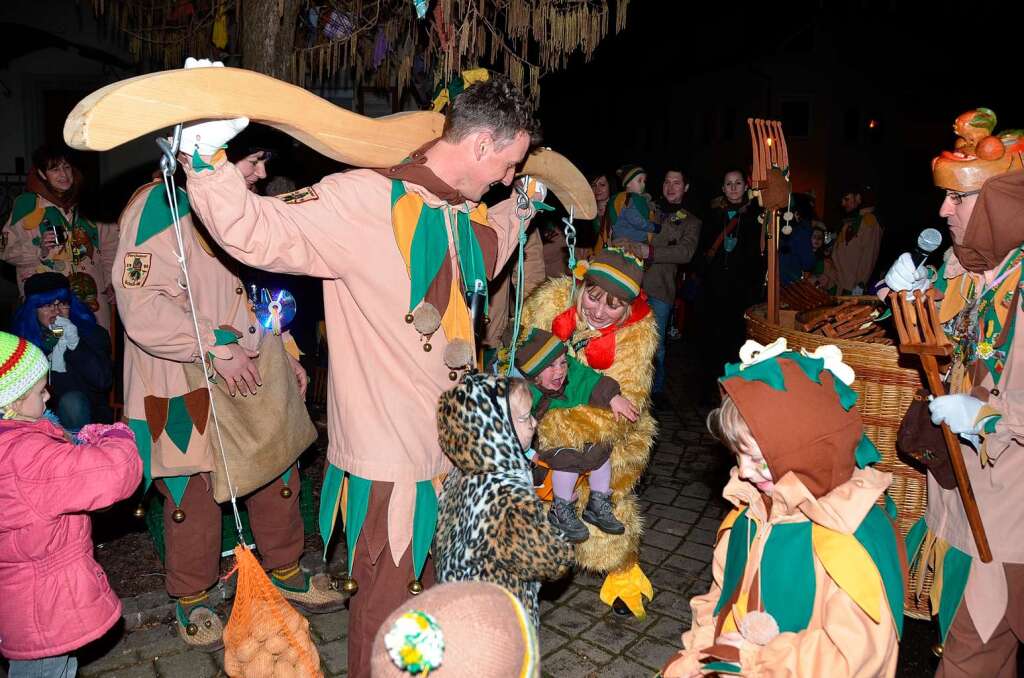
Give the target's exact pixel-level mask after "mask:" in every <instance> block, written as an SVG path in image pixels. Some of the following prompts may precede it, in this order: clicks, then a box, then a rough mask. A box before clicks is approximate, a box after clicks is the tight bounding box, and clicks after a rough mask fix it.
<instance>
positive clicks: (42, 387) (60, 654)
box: [0, 332, 142, 678]
mask: <svg viewBox="0 0 1024 678" xmlns="http://www.w3.org/2000/svg"><path fill="white" fill-rule="evenodd" d="M48 369H49V364H48V362H47V360H46V356H44V355H43V353H42V351H40V350H39V349H38V348H37V347H36V346H35V345H34V344H31V343H29V342H27V341H25V340H24V339H21V338H19V337H16V336H14V335H12V334H7V333H6V332H0V410H2V412H3V420H2V421H0V601H3V602H2V604H0V653H3V655H4V656H5V657H6V658H7V659H8V660H9V661H10V670H9V673H8V675H9V676H10V678H19V677H26V676H32V677H33V678H37V677H40V678H50V677H60V678H71V677H73V676H74V675H75V674H76V672H77V666H78V662H77V660H76V659H75V657H73V656H71V654H70V653H71V652H73V651H74V650H77V649H78V648H80V647H82V646H83V645H85V644H86V643H89V642H90V641H93V640H95V639H97V638H99V637H100V636H102V635H103V634H104V633H106V631H107V630H108V629H109V628H110V627H112V626H113V625H114V623H115V622H116V621H117V620H118V618H119V617H120V616H121V601H120V600H119V599H118V597H117V595H116V594H115V593H114V592H113V591H112V590H111V588H110V584H109V583H107V576H106V574H104V572H103V570H102V569H101V568H100V566H99V564H98V563H97V562H96V561H95V559H93V555H92V548H93V547H92V524H91V522H90V519H89V515H88V513H87V512H88V511H94V510H97V509H101V508H104V507H106V506H110V505H111V504H113V503H114V502H117V501H120V500H122V499H126V498H127V497H129V496H131V494H132V492H134V491H135V488H136V487H137V486H138V484H139V479H140V478H141V477H142V461H141V459H140V457H139V455H138V451H137V450H136V447H135V437H134V436H133V435H132V433H131V431H130V430H129V429H128V428H127V427H126V426H125V425H124V424H115V425H113V426H104V425H101V424H90V425H87V426H85V427H83V429H82V430H81V432H80V433H79V434H78V440H77V441H72V440H71V439H69V437H68V435H67V434H66V433H65V431H64V429H62V428H60V427H59V426H57V425H56V424H54V423H53V422H51V421H50V420H49V419H47V418H46V417H44V416H43V415H44V412H45V408H46V401H47V399H48V396H47V393H46V376H47V371H48ZM76 442H77V443H78V444H76Z"/></svg>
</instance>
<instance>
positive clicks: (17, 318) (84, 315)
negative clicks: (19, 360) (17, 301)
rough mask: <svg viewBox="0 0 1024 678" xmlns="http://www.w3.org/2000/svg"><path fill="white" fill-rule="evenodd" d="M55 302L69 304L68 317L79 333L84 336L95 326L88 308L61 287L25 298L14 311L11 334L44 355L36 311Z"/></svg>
mask: <svg viewBox="0 0 1024 678" xmlns="http://www.w3.org/2000/svg"><path fill="white" fill-rule="evenodd" d="M55 301H63V302H67V303H70V304H71V313H70V314H69V316H70V319H71V322H73V323H74V324H75V327H77V328H78V329H79V332H80V333H82V334H85V333H86V332H87V331H89V329H91V328H92V327H94V326H95V325H96V316H95V315H93V313H92V311H90V310H89V307H88V306H86V305H85V304H83V303H82V302H81V301H79V300H78V297H76V296H75V295H74V294H72V293H71V290H70V289H69V288H67V287H62V288H60V289H56V290H49V291H47V292H40V293H39V294H30V295H28V296H27V297H25V303H23V304H22V305H21V306H19V307H18V308H17V309H16V310H15V311H14V320H13V322H12V323H11V331H12V333H14V334H16V335H18V336H19V337H22V338H24V339H25V340H26V341H30V342H32V343H33V344H35V345H36V346H38V347H39V348H40V350H42V351H43V352H44V353H45V352H46V350H47V349H46V343H45V342H44V341H43V326H42V325H40V324H39V317H38V316H37V315H36V311H37V310H38V309H39V307H40V306H47V305H49V304H52V303H53V302H55Z"/></svg>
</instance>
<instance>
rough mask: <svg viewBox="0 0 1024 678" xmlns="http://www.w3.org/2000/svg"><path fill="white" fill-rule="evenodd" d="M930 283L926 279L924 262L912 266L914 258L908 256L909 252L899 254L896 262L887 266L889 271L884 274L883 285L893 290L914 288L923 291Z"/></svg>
mask: <svg viewBox="0 0 1024 678" xmlns="http://www.w3.org/2000/svg"><path fill="white" fill-rule="evenodd" d="M931 284H932V283H931V281H930V280H929V279H928V269H926V268H925V267H924V264H921V265H920V266H918V267H917V268H914V258H913V257H911V256H910V252H904V253H903V254H901V255H900V257H899V259H897V260H896V263H894V264H893V265H892V266H891V267H890V268H889V272H888V273H886V274H885V285H886V287H888V288H889V289H890V290H892V291H893V292H903V291H908V292H912V291H914V290H921V291H922V292H923V291H925V290H926V289H928V288H929V287H930V286H931Z"/></svg>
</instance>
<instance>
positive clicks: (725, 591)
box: [715, 509, 757, 617]
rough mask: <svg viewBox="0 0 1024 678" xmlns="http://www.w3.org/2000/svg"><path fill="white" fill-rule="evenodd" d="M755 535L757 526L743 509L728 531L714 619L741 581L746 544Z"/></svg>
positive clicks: (745, 562)
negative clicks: (720, 586) (720, 591)
mask: <svg viewBox="0 0 1024 678" xmlns="http://www.w3.org/2000/svg"><path fill="white" fill-rule="evenodd" d="M748 530H749V532H748ZM756 534H757V525H756V524H755V523H754V521H752V520H750V518H748V517H747V510H746V509H743V511H742V512H741V513H740V514H739V516H737V517H736V522H734V523H733V524H732V528H730V530H729V546H728V547H726V550H725V569H724V571H723V572H722V594H721V596H720V597H719V598H718V603H717V604H716V605H715V616H716V617H717V616H718V614H719V613H720V612H721V611H722V608H723V607H725V604H726V603H728V602H729V599H730V598H732V594H733V592H734V591H735V590H736V587H737V586H739V585H740V582H741V581H743V573H744V572H745V571H746V569H747V543H748V541H753V539H754V536H755V535H756ZM733 537H739V538H738V539H733Z"/></svg>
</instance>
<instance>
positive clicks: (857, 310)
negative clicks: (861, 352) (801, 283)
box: [796, 301, 894, 346]
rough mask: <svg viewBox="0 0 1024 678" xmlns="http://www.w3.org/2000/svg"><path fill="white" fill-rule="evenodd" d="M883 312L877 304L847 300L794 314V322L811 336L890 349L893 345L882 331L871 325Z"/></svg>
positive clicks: (878, 325) (879, 327)
mask: <svg viewBox="0 0 1024 678" xmlns="http://www.w3.org/2000/svg"><path fill="white" fill-rule="evenodd" d="M883 311H884V309H883V308H882V307H881V305H880V304H876V303H872V302H862V301H847V302H843V303H841V304H839V305H838V306H824V307H822V308H816V309H812V310H808V311H803V312H802V313H798V314H797V316H796V322H797V327H799V328H800V329H802V330H803V331H804V332H810V333H811V334H820V335H822V336H825V337H829V338H832V339H850V340H853V341H863V342H866V343H869V344H884V345H886V346H892V345H893V344H894V342H893V340H892V339H890V338H889V337H887V336H886V334H887V333H886V331H885V328H884V327H882V326H881V325H880V324H878V323H876V322H875V321H876V320H877V319H878V318H879V317H880V316H881V315H882V313H883Z"/></svg>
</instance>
